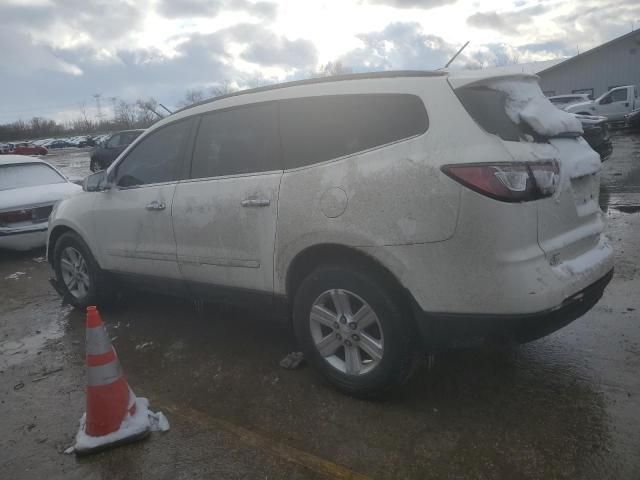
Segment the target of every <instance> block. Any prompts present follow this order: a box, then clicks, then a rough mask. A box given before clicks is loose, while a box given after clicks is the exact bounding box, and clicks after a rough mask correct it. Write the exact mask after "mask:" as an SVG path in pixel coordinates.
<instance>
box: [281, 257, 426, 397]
mask: <svg viewBox="0 0 640 480" xmlns="http://www.w3.org/2000/svg"><path fill="white" fill-rule="evenodd" d="M293 320H294V328H295V333H296V337H297V339H298V342H299V344H300V346H301V348H302V350H303V352H304V354H305V358H307V359H308V361H309V362H310V363H311V364H312V365H313V366H314V367H316V369H317V370H319V371H320V373H322V375H323V376H324V377H325V378H326V379H327V380H329V382H330V383H331V384H333V385H334V386H335V387H337V388H338V389H339V390H342V391H343V392H346V393H349V394H351V395H355V396H359V397H372V396H379V395H380V394H383V393H385V392H387V391H388V390H390V389H392V388H393V387H396V386H398V385H401V384H402V383H404V382H405V381H406V380H407V378H408V377H409V375H410V373H411V367H412V364H413V356H414V355H413V353H414V350H413V345H412V328H411V325H412V322H411V321H410V319H409V318H408V314H407V313H406V312H405V309H403V308H402V305H401V302H399V301H398V298H397V296H396V295H394V293H393V292H392V288H391V287H390V286H389V285H386V282H383V281H381V280H379V279H377V278H376V276H374V275H370V274H368V273H365V272H362V271H360V270H358V269H355V268H353V269H351V268H345V267H342V266H327V267H321V268H319V269H317V270H316V271H314V272H313V273H311V274H310V275H309V276H308V277H307V278H306V279H305V280H304V281H303V282H302V284H301V285H300V287H299V289H298V291H297V293H296V297H295V300H294V308H293Z"/></svg>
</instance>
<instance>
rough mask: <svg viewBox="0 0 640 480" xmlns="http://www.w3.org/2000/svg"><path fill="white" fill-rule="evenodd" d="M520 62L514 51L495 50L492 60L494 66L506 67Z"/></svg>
mask: <svg viewBox="0 0 640 480" xmlns="http://www.w3.org/2000/svg"><path fill="white" fill-rule="evenodd" d="M518 63H520V56H519V55H518V54H517V53H515V52H505V51H502V52H496V53H495V58H494V60H493V66H494V67H506V66H508V65H517V64H518Z"/></svg>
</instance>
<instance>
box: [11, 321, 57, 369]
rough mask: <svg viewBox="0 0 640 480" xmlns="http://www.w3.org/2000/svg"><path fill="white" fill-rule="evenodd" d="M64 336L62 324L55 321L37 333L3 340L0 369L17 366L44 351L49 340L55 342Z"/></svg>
mask: <svg viewBox="0 0 640 480" xmlns="http://www.w3.org/2000/svg"><path fill="white" fill-rule="evenodd" d="M63 335H64V322H63V321H61V320H57V321H55V322H52V323H51V324H50V325H48V326H46V327H45V328H43V329H42V330H40V331H39V333H34V334H33V335H27V336H26V337H23V338H21V339H19V340H4V341H2V342H0V368H3V369H4V368H6V367H10V366H12V365H17V364H19V363H22V362H23V361H25V360H27V359H29V358H30V357H32V356H34V355H37V353H38V352H39V351H41V350H43V349H44V347H45V345H46V343H47V342H48V341H50V340H56V339H58V338H61V337H62V336H63Z"/></svg>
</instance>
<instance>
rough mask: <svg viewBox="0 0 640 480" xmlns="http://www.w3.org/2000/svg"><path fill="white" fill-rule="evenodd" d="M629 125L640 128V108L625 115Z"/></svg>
mask: <svg viewBox="0 0 640 480" xmlns="http://www.w3.org/2000/svg"><path fill="white" fill-rule="evenodd" d="M624 119H625V123H626V125H627V127H630V128H640V108H638V109H636V110H634V111H633V112H631V113H629V114H627V115H625V116H624Z"/></svg>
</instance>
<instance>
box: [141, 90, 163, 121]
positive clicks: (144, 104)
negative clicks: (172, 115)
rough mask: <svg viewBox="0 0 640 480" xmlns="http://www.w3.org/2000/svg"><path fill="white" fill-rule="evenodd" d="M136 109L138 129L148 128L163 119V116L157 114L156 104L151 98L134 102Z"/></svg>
mask: <svg viewBox="0 0 640 480" xmlns="http://www.w3.org/2000/svg"><path fill="white" fill-rule="evenodd" d="M136 107H137V109H138V112H137V124H138V125H137V126H139V127H145V128H146V127H149V126H150V125H152V124H153V123H155V122H156V121H158V120H160V119H161V118H164V116H163V115H161V114H160V113H159V112H158V102H157V100H156V99H155V98H153V97H149V98H147V99H146V100H142V99H138V100H136Z"/></svg>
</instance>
